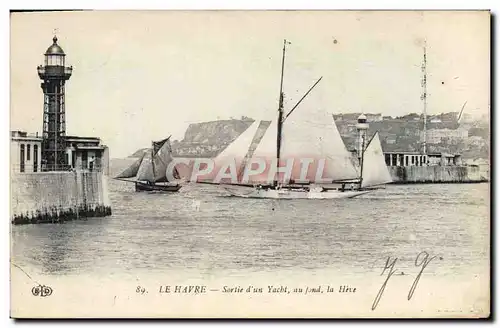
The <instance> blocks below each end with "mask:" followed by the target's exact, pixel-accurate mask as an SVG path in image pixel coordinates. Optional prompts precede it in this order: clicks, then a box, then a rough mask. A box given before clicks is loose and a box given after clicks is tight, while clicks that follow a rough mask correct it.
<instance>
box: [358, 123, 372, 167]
mask: <svg viewBox="0 0 500 328" xmlns="http://www.w3.org/2000/svg"><path fill="white" fill-rule="evenodd" d="M368 127H369V126H368V122H367V120H366V116H365V114H361V115H359V117H358V124H356V130H358V147H357V148H358V159H359V162H360V163H362V161H363V152H364V150H365V146H366V133H367V132H368Z"/></svg>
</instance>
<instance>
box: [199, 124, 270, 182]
mask: <svg viewBox="0 0 500 328" xmlns="http://www.w3.org/2000/svg"><path fill="white" fill-rule="evenodd" d="M259 125H260V121H254V122H253V123H252V124H251V125H250V126H249V127H248V128H247V129H246V130H245V131H243V133H242V134H240V135H239V136H238V137H237V138H236V139H235V140H234V141H233V142H232V143H230V144H229V145H228V146H227V147H226V149H224V150H223V151H222V152H221V153H220V154H219V155H217V157H215V159H214V168H215V169H214V170H213V173H211V174H208V175H206V176H204V177H202V180H208V181H214V182H217V183H220V182H224V183H237V182H238V177H239V176H240V174H241V171H242V169H243V168H244V163H245V160H246V158H247V155H248V152H249V150H250V146H251V145H252V142H253V140H254V138H255V135H256V132H257V129H258V128H259ZM229 176H230V177H231V178H229Z"/></svg>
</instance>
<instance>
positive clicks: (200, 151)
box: [129, 117, 254, 157]
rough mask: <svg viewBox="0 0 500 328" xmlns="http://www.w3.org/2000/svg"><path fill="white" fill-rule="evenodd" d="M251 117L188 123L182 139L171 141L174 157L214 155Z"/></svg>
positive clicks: (137, 152) (249, 123) (242, 128)
mask: <svg viewBox="0 0 500 328" xmlns="http://www.w3.org/2000/svg"><path fill="white" fill-rule="evenodd" d="M253 122H254V120H253V119H251V118H248V117H242V118H241V119H231V120H220V121H211V122H202V123H193V124H190V125H189V126H188V128H187V130H186V132H185V133H184V139H182V140H180V141H179V140H173V141H172V152H173V155H174V157H214V156H216V155H217V154H218V153H220V152H221V151H222V150H224V148H226V147H227V145H229V144H230V143H231V142H233V141H234V140H235V139H236V138H237V137H238V136H239V135H240V134H241V133H243V132H244V131H245V130H246V129H247V128H248V127H249V126H250V125H251V124H252V123H253ZM146 150H147V148H143V149H139V150H137V151H136V152H135V153H133V154H132V155H130V156H129V157H140V156H141V155H142V154H143V152H144V151H146Z"/></svg>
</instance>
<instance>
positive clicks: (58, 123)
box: [37, 36, 73, 171]
mask: <svg viewBox="0 0 500 328" xmlns="http://www.w3.org/2000/svg"><path fill="white" fill-rule="evenodd" d="M52 41H53V43H52V45H51V46H50V47H49V48H48V49H47V51H46V52H45V62H44V65H43V66H42V65H40V66H38V67H37V71H38V76H39V77H40V79H41V80H42V83H41V87H42V90H43V98H44V100H43V141H42V170H43V171H59V170H64V169H65V168H66V166H67V165H68V159H67V158H66V154H65V151H66V117H65V116H66V114H65V101H64V84H65V82H66V81H67V80H69V78H70V77H71V73H72V70H73V68H72V67H66V66H64V58H65V57H66V54H65V53H64V51H63V49H62V48H61V47H60V46H59V45H58V44H57V37H56V36H54V38H53V39H52Z"/></svg>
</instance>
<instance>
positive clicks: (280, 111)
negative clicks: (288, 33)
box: [274, 39, 289, 186]
mask: <svg viewBox="0 0 500 328" xmlns="http://www.w3.org/2000/svg"><path fill="white" fill-rule="evenodd" d="M288 43H289V42H288ZM286 44H287V41H286V39H284V40H283V57H282V59H281V82H280V97H279V104H278V129H277V135H276V150H277V151H276V172H278V168H279V165H280V163H279V162H280V153H281V131H282V126H283V97H284V95H283V76H284V73H285V49H286ZM277 184H278V181H277V180H275V181H274V185H275V186H277Z"/></svg>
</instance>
